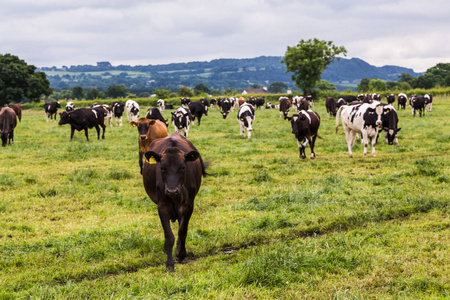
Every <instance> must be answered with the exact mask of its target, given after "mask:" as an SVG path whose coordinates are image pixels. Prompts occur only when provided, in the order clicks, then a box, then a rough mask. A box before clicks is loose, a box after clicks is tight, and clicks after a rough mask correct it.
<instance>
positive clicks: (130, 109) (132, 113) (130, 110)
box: [125, 99, 139, 122]
mask: <svg viewBox="0 0 450 300" xmlns="http://www.w3.org/2000/svg"><path fill="white" fill-rule="evenodd" d="M125 109H126V111H127V119H128V121H135V122H137V120H138V119H139V104H138V103H137V102H136V101H134V100H131V99H129V100H127V101H126V102H125Z"/></svg>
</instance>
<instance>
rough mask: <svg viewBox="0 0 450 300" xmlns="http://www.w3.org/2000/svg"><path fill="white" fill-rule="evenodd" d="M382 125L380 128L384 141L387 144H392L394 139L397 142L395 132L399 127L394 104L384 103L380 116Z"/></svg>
mask: <svg viewBox="0 0 450 300" xmlns="http://www.w3.org/2000/svg"><path fill="white" fill-rule="evenodd" d="M381 120H382V125H381V128H382V130H383V132H384V138H385V141H386V143H388V144H389V145H393V144H394V141H395V143H396V144H398V136H397V133H398V132H399V131H400V129H401V128H398V127H397V126H398V115H397V111H396V110H395V108H394V106H392V105H390V104H389V105H385V106H384V107H383V115H382V117H381Z"/></svg>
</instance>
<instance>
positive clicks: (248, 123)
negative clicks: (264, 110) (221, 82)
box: [237, 103, 255, 138]
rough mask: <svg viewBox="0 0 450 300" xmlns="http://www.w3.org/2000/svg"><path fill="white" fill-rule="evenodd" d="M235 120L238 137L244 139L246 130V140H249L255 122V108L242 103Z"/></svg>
mask: <svg viewBox="0 0 450 300" xmlns="http://www.w3.org/2000/svg"><path fill="white" fill-rule="evenodd" d="M237 120H238V122H239V126H240V135H241V136H243V137H245V130H246V129H247V138H251V136H252V131H253V127H252V125H253V121H255V108H254V107H253V105H251V104H250V103H244V104H242V106H241V107H240V108H239V111H238V114H237Z"/></svg>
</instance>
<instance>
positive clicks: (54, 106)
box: [44, 101, 61, 122]
mask: <svg viewBox="0 0 450 300" xmlns="http://www.w3.org/2000/svg"><path fill="white" fill-rule="evenodd" d="M58 108H61V103H60V102H59V101H55V102H47V103H45V104H44V111H45V118H46V119H47V122H48V117H50V121H53V117H54V118H55V122H56V114H57V113H58Z"/></svg>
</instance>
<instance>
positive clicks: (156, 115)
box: [145, 107, 169, 127]
mask: <svg viewBox="0 0 450 300" xmlns="http://www.w3.org/2000/svg"><path fill="white" fill-rule="evenodd" d="M145 117H146V118H147V119H152V120H160V121H161V122H163V123H164V124H166V127H169V121H167V120H166V119H164V117H163V116H162V115H161V112H160V111H159V109H158V108H156V107H150V108H149V109H148V110H147V113H146V114H145Z"/></svg>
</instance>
